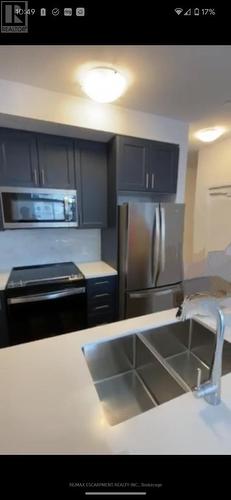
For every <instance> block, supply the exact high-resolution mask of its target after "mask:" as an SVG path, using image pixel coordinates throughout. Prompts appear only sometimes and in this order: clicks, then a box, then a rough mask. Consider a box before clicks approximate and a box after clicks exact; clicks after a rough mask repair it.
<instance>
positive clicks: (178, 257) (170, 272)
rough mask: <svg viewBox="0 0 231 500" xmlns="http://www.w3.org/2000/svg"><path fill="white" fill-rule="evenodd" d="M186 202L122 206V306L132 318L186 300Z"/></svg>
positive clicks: (126, 315)
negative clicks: (184, 267)
mask: <svg viewBox="0 0 231 500" xmlns="http://www.w3.org/2000/svg"><path fill="white" fill-rule="evenodd" d="M183 224H184V205H183V204H174V203H142V202H140V203H125V204H123V205H121V206H120V207H119V299H120V300H119V302H120V303H119V309H120V318H121V319H122V318H130V317H135V316H140V315H143V314H149V313H152V312H157V311H162V310H165V309H171V308H172V307H177V306H178V305H179V303H180V302H181V300H182V288H181V282H182V279H183V262H182V241H183Z"/></svg>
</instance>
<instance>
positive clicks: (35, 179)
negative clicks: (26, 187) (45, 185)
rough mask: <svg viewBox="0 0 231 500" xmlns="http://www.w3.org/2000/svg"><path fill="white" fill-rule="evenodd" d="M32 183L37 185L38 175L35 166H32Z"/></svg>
mask: <svg viewBox="0 0 231 500" xmlns="http://www.w3.org/2000/svg"><path fill="white" fill-rule="evenodd" d="M34 183H35V184H36V186H37V185H38V176H37V170H36V168H34Z"/></svg>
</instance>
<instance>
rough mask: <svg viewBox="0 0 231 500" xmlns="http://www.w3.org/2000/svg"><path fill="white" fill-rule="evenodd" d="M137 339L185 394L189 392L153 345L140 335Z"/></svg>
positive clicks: (189, 389) (187, 386)
mask: <svg viewBox="0 0 231 500" xmlns="http://www.w3.org/2000/svg"><path fill="white" fill-rule="evenodd" d="M136 335H137V338H138V339H139V340H140V341H141V342H142V343H143V344H144V345H145V347H146V348H147V349H148V350H149V352H151V353H152V355H153V356H155V358H156V359H157V360H158V361H159V363H160V364H161V365H162V366H163V368H165V370H166V371H167V372H168V373H169V375H171V377H173V378H174V379H175V381H176V382H177V383H178V384H179V385H180V386H181V388H182V389H184V391H185V392H191V387H189V385H188V384H186V382H185V381H184V380H183V379H182V378H181V377H180V375H179V374H178V373H177V372H175V370H173V368H172V367H171V366H170V365H169V363H168V362H167V360H166V359H165V358H163V357H162V356H161V354H160V353H159V352H158V351H157V350H156V349H155V347H153V345H152V344H151V343H150V342H149V341H148V340H147V339H146V338H145V335H144V334H142V333H137V334H136Z"/></svg>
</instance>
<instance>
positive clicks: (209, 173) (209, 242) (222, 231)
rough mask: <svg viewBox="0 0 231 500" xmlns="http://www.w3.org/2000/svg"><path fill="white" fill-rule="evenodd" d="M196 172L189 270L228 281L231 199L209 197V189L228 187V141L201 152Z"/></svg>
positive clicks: (230, 169)
mask: <svg viewBox="0 0 231 500" xmlns="http://www.w3.org/2000/svg"><path fill="white" fill-rule="evenodd" d="M197 170H198V171H197V182H196V197H195V213H194V234H193V260H192V266H191V270H192V272H193V274H194V276H196V275H198V274H203V275H208V274H209V275H212V274H216V275H219V276H222V277H224V278H226V279H228V280H231V197H230V198H226V197H225V196H216V197H215V196H214V197H212V196H210V195H209V188H210V187H214V186H221V185H227V184H230V185H231V139H225V140H223V141H219V142H217V143H213V144H210V145H208V146H206V147H204V148H203V149H201V150H200V151H199V156H198V169H197ZM224 191H225V190H224Z"/></svg>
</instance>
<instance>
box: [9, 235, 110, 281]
mask: <svg viewBox="0 0 231 500" xmlns="http://www.w3.org/2000/svg"><path fill="white" fill-rule="evenodd" d="M100 257H101V247H100V230H99V229H82V230H81V229H78V230H77V229H73V228H55V229H19V230H18V229H14V230H8V231H2V232H0V272H1V271H5V270H9V269H11V268H12V267H15V266H30V265H34V264H35V265H37V264H48V263H51V262H69V261H74V262H76V263H77V262H87V261H94V260H100Z"/></svg>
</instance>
